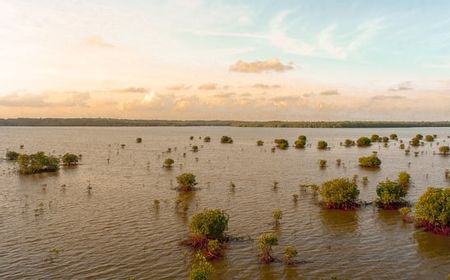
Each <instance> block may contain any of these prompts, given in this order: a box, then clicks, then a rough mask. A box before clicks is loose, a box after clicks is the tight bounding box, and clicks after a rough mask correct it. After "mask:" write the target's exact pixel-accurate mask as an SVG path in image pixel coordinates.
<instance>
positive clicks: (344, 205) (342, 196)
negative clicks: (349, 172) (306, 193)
mask: <svg viewBox="0 0 450 280" xmlns="http://www.w3.org/2000/svg"><path fill="white" fill-rule="evenodd" d="M319 193H320V196H321V198H322V202H323V204H324V205H325V206H326V207H327V208H330V209H353V208H355V207H357V206H358V203H357V201H356V200H357V199H358V195H359V190H358V188H357V186H356V184H355V183H353V182H351V181H350V180H349V179H347V178H337V179H334V180H330V181H326V182H324V183H323V184H322V185H321V186H320V189H319Z"/></svg>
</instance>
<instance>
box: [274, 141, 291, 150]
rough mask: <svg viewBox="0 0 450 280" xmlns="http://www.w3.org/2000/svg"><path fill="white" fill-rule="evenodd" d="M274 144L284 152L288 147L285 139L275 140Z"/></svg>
mask: <svg viewBox="0 0 450 280" xmlns="http://www.w3.org/2000/svg"><path fill="white" fill-rule="evenodd" d="M274 142H275V144H276V145H277V147H278V148H279V149H281V150H286V149H287V148H288V147H289V142H288V140H286V139H275V140H274Z"/></svg>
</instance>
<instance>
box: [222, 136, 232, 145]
mask: <svg viewBox="0 0 450 280" xmlns="http://www.w3.org/2000/svg"><path fill="white" fill-rule="evenodd" d="M220 143H222V144H233V139H232V138H231V137H229V136H222V138H220Z"/></svg>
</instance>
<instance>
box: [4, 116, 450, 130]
mask: <svg viewBox="0 0 450 280" xmlns="http://www.w3.org/2000/svg"><path fill="white" fill-rule="evenodd" d="M0 126H235V127H293V128H377V127H450V121H439V122H429V121H426V122H425V121H424V122H401V121H335V122H328V121H259V122H258V121H230V120H224V121H219V120H214V121H206V120H194V121H181V120H128V119H110V118H69V119H64V118H16V119H0Z"/></svg>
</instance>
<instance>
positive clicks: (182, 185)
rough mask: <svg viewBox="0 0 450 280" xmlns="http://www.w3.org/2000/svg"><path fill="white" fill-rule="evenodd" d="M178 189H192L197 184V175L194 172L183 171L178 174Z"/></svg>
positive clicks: (186, 190)
mask: <svg viewBox="0 0 450 280" xmlns="http://www.w3.org/2000/svg"><path fill="white" fill-rule="evenodd" d="M177 183H178V190H180V191H185V192H188V191H192V190H193V189H194V187H195V185H197V181H196V179H195V175H194V174H192V173H183V174H181V175H178V176H177Z"/></svg>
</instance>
